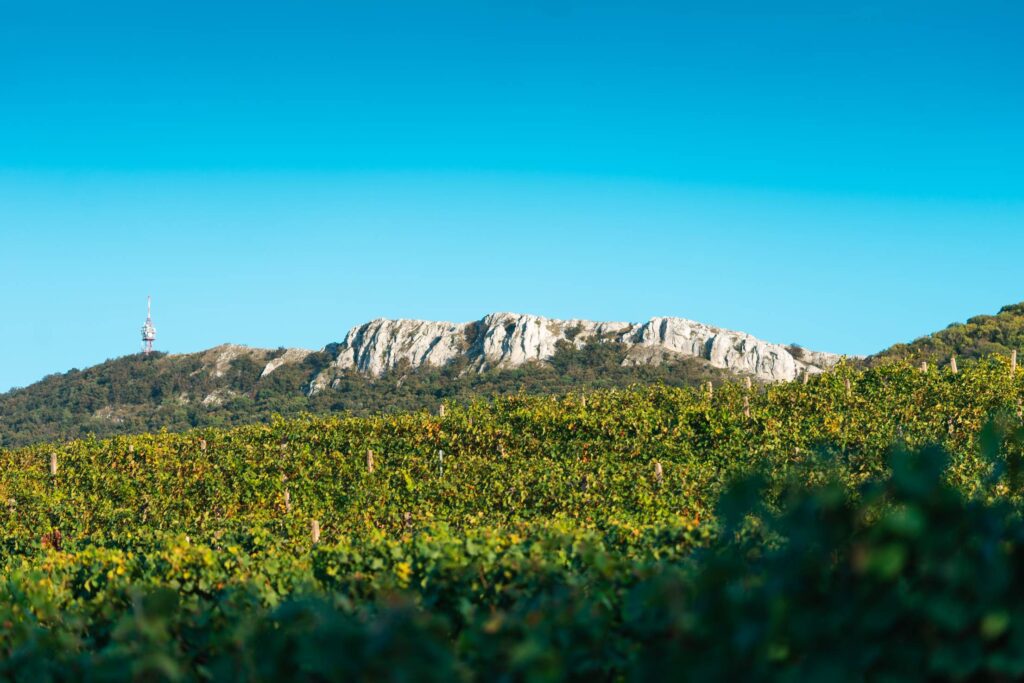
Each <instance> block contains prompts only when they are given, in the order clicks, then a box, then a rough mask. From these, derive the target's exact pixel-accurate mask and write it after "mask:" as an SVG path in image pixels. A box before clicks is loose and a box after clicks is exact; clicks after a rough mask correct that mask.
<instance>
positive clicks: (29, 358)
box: [0, 0, 1024, 391]
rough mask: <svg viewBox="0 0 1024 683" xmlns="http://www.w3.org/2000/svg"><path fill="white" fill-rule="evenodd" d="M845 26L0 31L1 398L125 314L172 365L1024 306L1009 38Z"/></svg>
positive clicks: (593, 7) (827, 326) (770, 22)
mask: <svg viewBox="0 0 1024 683" xmlns="http://www.w3.org/2000/svg"><path fill="white" fill-rule="evenodd" d="M837 4H838V3H821V2H816V3H792V2H780V3H770V4H769V3H738V2H725V3H699V4H698V3H693V4H692V5H691V4H688V3H685V2H672V3H669V2H636V1H633V2H599V1H598V2H574V1H563V2H558V1H556V2H531V1H529V0H527V1H520V2H515V3H499V2H479V0H477V1H476V2H444V1H441V2H432V3H421V2H364V3H350V2H339V1H338V0H332V1H327V0H296V1H295V2H288V3H282V2H274V3H270V2H247V3H233V2H224V3H199V2H190V1H185V0H178V1H177V2H146V3H128V2H124V3H121V2H106V3H104V2H100V3H91V4H87V3H57V2H46V1H45V0H43V1H41V2H33V3H13V2H12V3H3V2H0V278H2V280H0V281H2V289H0V391H2V390H5V389H7V388H9V387H11V386H19V385H25V384H28V383H30V382H32V381H35V380H37V379H39V378H40V377H42V376H43V375H45V374H47V373H50V372H57V371H64V370H67V369H68V368H70V367H84V366H86V365H90V364H93V363H95V362H98V361H101V360H103V359H105V358H108V357H114V356H118V355H122V354H125V353H131V352H133V351H135V350H136V349H137V348H138V339H137V337H138V327H139V326H140V325H141V323H142V318H143V317H144V312H145V296H146V295H147V294H150V293H151V294H153V296H154V306H155V318H156V323H157V327H158V329H159V340H158V342H157V347H158V348H160V349H161V350H167V351H171V352H184V351H193V350H198V349H202V348H206V347H209V346H212V345H215V344H218V343H222V342H226V341H233V342H239V343H247V344H253V345H260V346H270V347H276V346H280V345H284V346H306V347H314V348H319V347H320V346H322V345H323V344H325V343H328V342H331V341H339V340H340V339H341V338H342V337H343V336H344V334H345V332H346V330H347V329H348V328H349V327H350V326H351V325H354V324H356V323H359V322H362V321H364V320H367V319H371V318H374V317H379V316H387V317H420V318H431V319H434V318H438V319H454V320H468V319H473V318H477V317H479V316H480V315H482V314H484V313H486V312H489V311H493V310H515V311H521V312H534V313H539V314H543V315H549V316H563V317H568V316H573V317H588V318H595V319H616V320H642V319H645V318H647V317H650V316H652V315H677V316H683V317H690V318H695V319H698V320H703V321H706V322H710V323H714V324H719V325H723V326H727V327H731V328H736V329H742V330H746V331H749V332H751V333H753V334H756V335H758V336H761V337H764V338H766V339H769V340H773V341H779V342H798V343H801V344H804V345H806V346H809V347H813V348H820V349H823V350H834V351H839V352H846V353H870V352H871V351H874V350H877V349H879V348H881V347H884V346H886V345H888V344H890V343H893V342H896V341H904V340H908V339H911V338H913V337H915V336H917V335H920V334H923V333H926V332H929V331H931V330H934V329H936V328H938V327H941V326H944V325H945V324H947V323H949V322H952V321H953V320H958V319H963V318H965V317H968V316H970V315H973V314H976V313H981V312H994V311H995V310H997V309H998V308H999V306H1001V305H1003V304H1006V303H1012V302H1016V301H1020V300H1022V299H1024V278H1022V268H1021V267H1020V263H1021V254H1022V253H1024V87H1022V86H1024V76H1022V74H1024V46H1022V44H1024V41H1021V40H1020V36H1021V35H1024V8H1022V6H1021V5H1020V3H1015V2H1010V1H1009V0H1007V1H1002V2H995V1H991V2H986V1H982V2H973V3H963V2H955V3H954V2H927V3H926V2H885V3H882V2H861V3H855V5H856V6H850V7H842V8H839V7H832V5H837ZM851 5H853V3H851ZM710 8H713V9H710Z"/></svg>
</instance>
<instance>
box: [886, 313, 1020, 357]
mask: <svg viewBox="0 0 1024 683" xmlns="http://www.w3.org/2000/svg"><path fill="white" fill-rule="evenodd" d="M1013 351H1017V352H1018V353H1021V354H1024V303H1019V304H1012V305H1009V306H1004V307H1003V308H1001V309H1000V310H999V312H998V313H997V314H995V315H979V316H975V317H973V318H970V319H969V320H968V321H967V322H965V323H953V324H951V325H950V326H949V327H947V328H946V329H944V330H940V331H938V332H934V333H932V334H929V335H926V336H924V337H921V338H919V339H915V340H914V341H912V342H910V343H908V344H896V345H894V346H892V347H890V348H888V349H885V350H884V351H881V352H879V353H877V354H875V355H873V356H871V357H870V358H868V362H869V363H879V362H885V361H889V360H894V359H909V360H926V361H930V362H934V363H946V362H949V359H950V358H951V357H952V356H954V355H955V356H956V357H957V359H958V360H961V359H962V360H977V359H978V358H982V357H984V356H986V355H989V354H998V355H1003V356H1008V355H1010V353H1011V352H1013Z"/></svg>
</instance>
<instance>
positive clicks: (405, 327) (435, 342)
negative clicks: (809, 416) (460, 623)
mask: <svg viewBox="0 0 1024 683" xmlns="http://www.w3.org/2000/svg"><path fill="white" fill-rule="evenodd" d="M609 341H611V342H619V343H622V344H624V345H625V346H626V347H627V348H628V349H629V352H628V355H627V358H626V361H625V362H626V363H627V364H633V365H639V364H643V363H659V362H663V361H665V360H668V359H671V358H673V357H694V358H700V359H703V360H705V361H707V362H708V363H710V364H711V365H713V366H714V367H718V368H725V369H729V370H732V371H734V372H736V373H738V374H744V375H750V376H753V377H756V378H757V379H760V380H764V381H785V380H792V379H795V378H797V377H798V376H800V375H801V374H803V373H805V372H806V373H818V372H821V371H822V370H824V369H826V368H828V367H830V366H832V365H834V364H835V363H836V362H838V361H839V360H840V356H838V355H835V354H829V353H821V352H813V351H803V350H799V351H797V350H791V349H790V348H788V347H785V346H782V345H779V344H771V343H768V342H764V341H761V340H760V339H757V338H756V337H752V336H751V335H749V334H745V333H743V332H733V331H730V330H724V329H721V328H718V327H712V326H710V325H705V324H703V323H698V322H694V321H692V320H686V319H683V318H652V319H651V320H649V321H647V322H645V323H625V322H593V321H590V320H552V319H549V318H543V317H541V316H536V315H520V314H515V313H492V314H490V315H488V316H485V317H484V318H483V319H481V320H478V321H474V322H468V323H448V322H428V321H422V320H385V319H378V320H374V321H372V322H369V323H366V324H364V325H360V326H358V327H354V328H352V330H351V331H349V333H348V335H347V336H346V337H345V340H344V341H343V342H342V343H341V344H340V345H338V346H336V347H334V348H335V349H336V353H337V355H336V357H335V359H334V362H333V363H332V366H331V367H329V368H328V369H326V370H324V371H323V372H321V373H320V374H319V375H318V376H317V377H316V378H314V380H313V382H312V385H311V390H312V391H314V392H315V391H318V390H321V389H324V388H326V387H328V386H330V384H331V382H332V380H333V378H334V376H335V375H336V374H337V371H345V370H356V371H359V372H361V373H366V374H369V375H373V376H380V375H382V374H384V373H386V372H388V371H390V370H394V369H396V368H399V367H409V368H417V367H422V366H443V365H446V364H448V363H451V362H452V361H454V360H455V359H457V358H460V357H465V358H466V359H467V360H468V361H469V365H470V367H472V368H474V369H476V370H479V371H484V370H490V369H496V368H507V367H517V366H520V365H524V364H526V363H530V362H543V361H545V360H547V359H549V358H551V357H552V356H553V355H554V354H555V351H556V349H557V346H558V344H559V343H560V342H566V343H569V344H573V345H574V346H576V347H577V348H580V347H582V346H584V345H586V344H592V343H602V342H609Z"/></svg>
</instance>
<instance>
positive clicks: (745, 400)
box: [743, 394, 750, 420]
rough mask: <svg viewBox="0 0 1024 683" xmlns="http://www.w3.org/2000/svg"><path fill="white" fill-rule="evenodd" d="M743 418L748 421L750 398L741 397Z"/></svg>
mask: <svg viewBox="0 0 1024 683" xmlns="http://www.w3.org/2000/svg"><path fill="white" fill-rule="evenodd" d="M743 417H745V418H747V419H748V420H749V419H750V397H749V396H747V395H746V394H744V395H743Z"/></svg>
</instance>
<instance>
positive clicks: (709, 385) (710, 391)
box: [708, 380, 715, 401]
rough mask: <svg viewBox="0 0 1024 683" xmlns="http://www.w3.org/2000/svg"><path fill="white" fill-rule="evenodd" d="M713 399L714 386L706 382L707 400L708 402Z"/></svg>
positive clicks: (709, 381)
mask: <svg viewBox="0 0 1024 683" xmlns="http://www.w3.org/2000/svg"><path fill="white" fill-rule="evenodd" d="M714 397H715V385H714V384H712V383H711V380H708V400H709V401H710V400H711V399H713V398H714Z"/></svg>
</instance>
